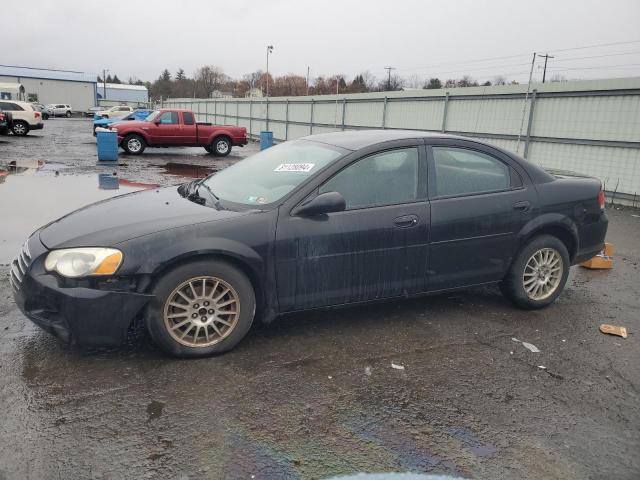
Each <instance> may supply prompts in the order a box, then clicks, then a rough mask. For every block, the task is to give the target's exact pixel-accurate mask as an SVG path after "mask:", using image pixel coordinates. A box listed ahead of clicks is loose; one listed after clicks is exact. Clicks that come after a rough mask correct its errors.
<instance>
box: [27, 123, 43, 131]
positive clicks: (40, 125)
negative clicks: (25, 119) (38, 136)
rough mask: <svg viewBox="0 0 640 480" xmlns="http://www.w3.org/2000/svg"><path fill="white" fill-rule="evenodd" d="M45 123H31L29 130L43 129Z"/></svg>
mask: <svg viewBox="0 0 640 480" xmlns="http://www.w3.org/2000/svg"><path fill="white" fill-rule="evenodd" d="M43 128H44V123H36V124H35V125H29V130H42V129H43Z"/></svg>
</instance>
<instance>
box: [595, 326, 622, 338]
mask: <svg viewBox="0 0 640 480" xmlns="http://www.w3.org/2000/svg"><path fill="white" fill-rule="evenodd" d="M600 331H601V332H602V333H608V334H609V335H617V336H619V337H622V338H627V329H626V328H625V327H618V326H617V325H609V324H606V323H603V324H602V325H600Z"/></svg>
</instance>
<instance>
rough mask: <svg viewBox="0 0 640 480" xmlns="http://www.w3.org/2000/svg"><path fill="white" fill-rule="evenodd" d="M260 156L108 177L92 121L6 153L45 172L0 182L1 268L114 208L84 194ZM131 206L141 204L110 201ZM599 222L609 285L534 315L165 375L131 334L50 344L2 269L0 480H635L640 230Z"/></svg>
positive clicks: (447, 322)
mask: <svg viewBox="0 0 640 480" xmlns="http://www.w3.org/2000/svg"><path fill="white" fill-rule="evenodd" d="M255 150H256V147H255V145H250V146H248V147H246V148H244V149H235V150H234V152H233V154H232V156H231V157H229V158H228V159H226V160H224V161H220V160H214V159H213V157H211V156H209V155H206V154H205V152H204V150H202V149H166V150H165V149H162V150H151V151H149V153H148V154H147V153H145V154H144V155H143V156H142V157H137V158H131V157H125V156H121V159H120V162H119V166H117V167H103V166H96V157H95V145H94V139H93V137H92V136H91V129H90V122H89V121H85V120H80V119H71V120H63V119H55V120H53V119H52V120H49V121H48V122H47V123H46V126H45V129H44V130H43V131H40V132H34V133H33V134H31V135H29V136H28V137H26V138H15V137H12V136H9V137H0V168H2V165H3V164H4V165H8V164H9V162H11V161H13V160H16V161H18V163H20V162H24V161H25V160H27V159H30V160H43V161H45V162H46V163H45V166H44V167H43V168H42V169H41V170H39V171H38V172H37V173H35V174H34V175H29V173H30V172H31V171H30V170H26V171H24V172H23V173H21V174H19V175H10V176H8V177H6V180H5V182H4V184H0V218H2V219H3V228H2V229H0V242H2V243H0V263H2V258H11V257H12V256H13V255H14V254H15V251H16V248H17V247H16V245H15V243H16V241H21V240H17V239H16V238H14V237H15V235H13V234H12V233H11V232H15V231H22V230H24V231H26V232H27V233H26V234H24V235H22V237H20V238H23V237H24V236H26V235H28V233H29V232H30V231H31V230H33V229H35V228H37V227H38V226H39V225H40V224H41V223H42V222H43V221H44V220H46V218H45V217H47V216H48V215H49V216H52V215H58V214H59V210H62V209H65V208H66V209H67V210H68V209H69V208H70V207H71V206H72V205H73V202H74V201H75V202H78V201H79V200H78V198H76V197H77V196H78V195H81V200H82V201H84V202H85V203H86V202H88V201H92V200H94V199H97V198H99V196H100V195H106V194H111V193H113V192H111V193H105V191H103V190H99V189H98V188H96V187H97V185H98V181H97V179H96V176H97V175H96V174H97V173H111V174H113V173H114V172H116V173H117V176H118V177H119V178H121V179H126V180H129V181H135V182H143V183H157V184H174V183H180V182H182V181H184V180H185V178H188V177H189V176H190V175H202V174H204V172H207V171H209V169H217V168H224V167H225V166H226V165H228V164H230V163H231V162H233V161H235V160H237V159H238V158H241V157H242V156H246V154H248V153H251V152H252V151H255ZM171 164H177V165H179V167H171ZM167 165H169V168H167ZM194 170H195V172H194ZM56 171H57V172H58V174H56ZM185 172H189V173H188V174H187V173H185ZM65 179H66V180H65ZM70 179H73V182H71V180H70ZM56 182H60V183H58V184H56ZM65 182H66V183H65ZM70 182H71V183H77V184H78V185H81V184H82V185H84V184H86V185H89V186H90V187H91V188H88V187H87V188H86V189H85V188H82V189H81V188H80V187H78V188H77V190H74V189H73V188H72V187H71V186H70V185H71V183H70ZM83 182H84V183H83ZM50 185H58V188H57V190H55V189H53V190H52V189H51V188H49V187H48V186H50ZM126 188H136V187H135V186H131V185H129V186H127V185H125V184H122V186H121V190H120V191H115V193H122V191H126ZM16 189H17V190H16ZM67 189H69V190H70V194H68V195H65V193H68V192H67ZM76 191H77V192H80V193H77V194H76V193H75V192H76ZM3 192H4V193H3ZM7 192H8V193H7ZM41 197H44V199H43V198H41ZM38 202H39V203H38ZM34 205H38V208H34ZM43 210H44V211H43ZM608 214H609V218H610V229H609V235H608V240H609V241H611V242H613V243H614V244H615V246H616V249H617V252H616V257H615V268H614V269H613V270H611V271H588V270H585V269H581V268H573V269H572V274H571V277H570V280H569V282H568V284H567V288H566V291H565V293H564V294H563V295H562V296H561V297H560V299H559V300H558V301H557V302H556V303H555V304H554V305H552V306H551V307H549V308H547V309H545V310H542V311H536V312H524V311H520V310H517V309H515V308H513V307H512V306H511V305H510V304H508V303H507V302H506V301H505V300H504V299H503V298H502V297H501V296H500V294H499V292H498V291H497V290H495V289H480V290H471V291H465V292H457V293H450V294H444V295H437V296H431V297H425V298H420V299H413V300H409V301H404V302H395V303H384V304H378V305H375V306H366V307H358V308H350V309H343V310H328V311H323V312H314V313H305V314H297V315H291V316H288V317H284V318H281V319H279V320H277V321H276V322H274V323H273V324H272V325H269V326H262V325H258V326H256V327H254V328H253V329H252V331H251V332H250V333H249V335H248V337H247V338H246V339H245V340H244V341H243V342H242V343H241V344H240V345H239V346H238V347H237V348H236V350H234V351H233V352H231V353H228V354H226V355H223V356H219V357H215V358H208V359H202V360H195V361H179V360H174V359H169V358H166V357H164V356H163V355H162V354H160V353H159V352H158V351H157V350H156V349H155V348H154V347H153V346H152V345H151V344H150V342H149V340H148V338H146V336H145V335H144V334H141V335H139V336H137V337H135V338H132V339H131V341H130V342H129V343H128V344H127V345H125V346H124V347H122V348H118V349H109V350H87V349H82V348H78V347H69V346H66V345H63V344H61V343H60V342H58V341H57V340H56V339H54V338H52V337H50V336H49V335H48V334H46V333H44V332H41V331H40V330H38V329H37V328H36V327H35V326H34V325H32V324H31V323H30V322H29V321H28V320H27V319H26V318H25V317H24V316H22V314H21V313H20V312H19V311H18V309H17V308H16V306H15V305H14V303H13V300H12V295H11V290H10V288H9V284H8V280H7V276H8V267H7V265H6V263H3V264H2V265H1V266H0V402H1V403H2V406H3V408H2V410H1V413H0V424H1V425H2V429H1V430H0V479H5V478H6V479H14V478H15V479H22V478H34V479H41V478H47V479H57V478H60V479H67V478H96V479H102V478H104V479H120V478H163V479H164V478H181V479H182V478H189V479H196V478H256V479H270V478H273V479H281V478H325V477H328V476H331V475H337V474H347V473H353V472H358V471H367V472H388V471H417V472H429V473H444V474H449V475H457V476H461V477H469V478H483V479H484V478H486V479H495V478H537V479H585V478H590V479H602V478H606V479H635V478H639V477H640V458H639V456H638V453H639V452H640V408H639V407H638V405H640V398H639V388H640V369H639V368H638V365H639V364H640V347H639V345H638V333H637V332H638V331H640V318H639V315H638V311H639V309H640V286H639V282H638V280H639V275H638V273H639V272H638V262H639V261H640V242H638V238H640V217H638V214H639V212H638V211H634V210H630V209H624V210H617V209H610V210H609V212H608ZM39 222H40V223H39ZM18 246H19V243H18ZM7 261H8V260H5V262H7ZM601 323H612V324H617V325H623V326H626V327H627V329H628V330H629V333H630V335H629V338H627V339H622V338H619V337H613V336H606V335H603V334H601V333H600V332H599V331H598V325H599V324H601ZM513 337H516V338H518V339H520V340H523V341H526V342H530V343H532V344H534V345H536V346H537V347H538V348H539V349H540V350H541V352H540V353H532V352H530V351H529V350H527V349H526V348H524V347H523V345H522V344H520V343H516V342H514V341H513V340H512V338H513ZM392 363H393V364H396V365H401V366H403V367H404V369H403V370H400V369H396V368H393V367H392ZM540 366H544V367H546V368H545V369H541V368H540Z"/></svg>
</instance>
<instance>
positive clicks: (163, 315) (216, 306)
mask: <svg viewBox="0 0 640 480" xmlns="http://www.w3.org/2000/svg"><path fill="white" fill-rule="evenodd" d="M153 295H154V298H153V300H151V302H150V303H149V307H148V308H147V312H146V318H145V320H146V325H147V328H148V330H149V333H150V335H151V338H152V339H153V340H154V342H155V343H156V344H157V345H158V346H159V347H160V348H161V349H162V350H164V351H165V352H167V353H169V354H171V355H175V356H179V357H202V356H206V355H212V354H217V353H222V352H226V351H228V350H231V349H232V348H233V347H234V346H236V345H237V344H238V342H240V340H242V338H243V337H244V336H245V335H246V333H247V332H248V331H249V328H251V324H252V323H253V318H254V316H255V310H256V300H255V293H254V291H253V286H252V285H251V282H250V281H249V279H248V278H247V276H246V275H245V274H244V273H242V272H241V271H240V270H238V269H236V268H235V267H233V266H231V265H229V264H228V263H226V262H222V261H217V260H209V261H196V262H191V263H187V264H186V265H182V266H180V267H177V268H175V269H174V270H172V271H170V272H169V273H167V274H165V275H164V276H163V277H162V278H161V279H160V280H159V281H158V283H157V284H156V286H155V288H154V289H153Z"/></svg>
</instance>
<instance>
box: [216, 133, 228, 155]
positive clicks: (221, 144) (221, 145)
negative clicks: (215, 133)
mask: <svg viewBox="0 0 640 480" xmlns="http://www.w3.org/2000/svg"><path fill="white" fill-rule="evenodd" d="M212 150H213V154H214V155H215V156H216V157H226V156H227V155H229V153H230V152H231V141H230V140H229V139H228V138H226V137H218V138H216V139H215V140H214V141H213V144H212Z"/></svg>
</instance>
